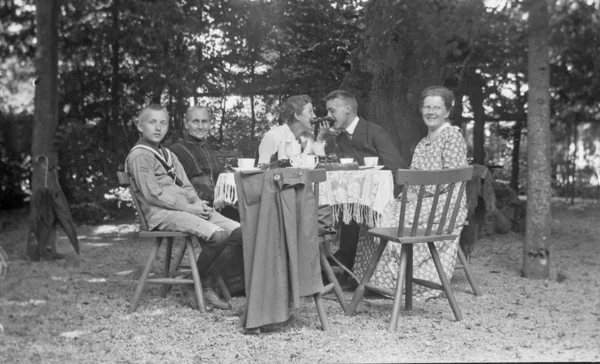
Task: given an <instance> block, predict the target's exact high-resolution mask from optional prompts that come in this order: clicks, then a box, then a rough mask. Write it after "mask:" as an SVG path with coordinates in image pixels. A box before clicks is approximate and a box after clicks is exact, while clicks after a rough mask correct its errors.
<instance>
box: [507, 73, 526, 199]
mask: <svg viewBox="0 0 600 364" xmlns="http://www.w3.org/2000/svg"><path fill="white" fill-rule="evenodd" d="M516 90H517V103H518V105H517V108H518V115H519V116H518V117H517V120H515V125H514V126H513V130H512V131H513V135H512V137H513V150H512V160H511V173H510V188H512V189H513V190H515V192H516V193H517V194H519V168H520V166H519V160H520V159H521V135H522V134H523V124H524V123H525V120H524V119H525V99H524V97H523V95H522V94H521V81H520V80H519V78H517V87H516Z"/></svg>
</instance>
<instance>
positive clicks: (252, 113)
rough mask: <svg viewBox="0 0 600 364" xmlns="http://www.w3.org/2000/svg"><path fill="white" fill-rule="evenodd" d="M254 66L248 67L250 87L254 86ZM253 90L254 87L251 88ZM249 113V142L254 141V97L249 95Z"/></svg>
mask: <svg viewBox="0 0 600 364" xmlns="http://www.w3.org/2000/svg"><path fill="white" fill-rule="evenodd" d="M254 76H255V74H254V64H253V65H252V66H251V67H250V77H251V78H250V79H251V80H252V85H253V86H254ZM252 89H254V87H252ZM250 112H251V115H252V119H251V122H250V140H254V130H255V129H256V111H255V110H254V95H250Z"/></svg>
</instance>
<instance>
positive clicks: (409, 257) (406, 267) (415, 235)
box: [349, 166, 473, 331]
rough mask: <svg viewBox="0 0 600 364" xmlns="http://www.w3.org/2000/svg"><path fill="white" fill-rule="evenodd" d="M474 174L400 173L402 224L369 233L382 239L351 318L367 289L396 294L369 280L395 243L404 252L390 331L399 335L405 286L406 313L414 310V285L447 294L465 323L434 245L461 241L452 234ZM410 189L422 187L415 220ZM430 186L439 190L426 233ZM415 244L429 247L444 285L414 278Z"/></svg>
mask: <svg viewBox="0 0 600 364" xmlns="http://www.w3.org/2000/svg"><path fill="white" fill-rule="evenodd" d="M472 173H473V167H471V166H469V167H465V168H458V169H446V170H436V171H414V170H398V171H396V184H399V185H402V186H404V188H403V189H402V198H401V205H400V218H399V223H398V226H397V227H383V228H375V229H370V230H369V231H368V234H369V235H370V236H373V237H377V238H379V239H380V243H379V246H378V247H377V250H376V252H375V254H374V255H373V257H372V259H371V261H370V262H369V266H368V267H367V270H366V272H365V275H364V276H363V278H362V279H361V281H360V283H359V285H358V287H357V289H356V291H355V292H354V296H353V297H352V302H351V303H350V307H349V313H350V315H352V314H354V312H355V310H356V307H357V306H358V304H359V303H360V301H361V300H362V298H363V296H364V292H365V288H367V289H370V290H372V291H375V292H379V293H385V294H388V295H392V292H390V291H387V290H385V289H382V288H379V287H376V286H374V285H371V284H369V280H370V279H371V276H372V275H373V272H374V271H375V268H376V267H377V263H378V262H379V259H380V258H381V255H382V254H383V251H384V250H385V247H386V245H387V244H388V241H391V242H394V243H399V244H402V248H401V253H400V264H399V268H398V279H397V282H396V290H395V292H394V293H393V297H394V305H393V308H392V318H391V321H390V324H389V328H388V331H396V327H397V325H398V317H399V314H400V300H401V298H402V285H403V283H404V285H405V289H404V291H405V309H406V310H411V309H412V284H413V283H416V284H419V285H422V286H425V287H428V288H433V289H439V290H443V291H444V292H445V293H446V297H447V298H448V302H449V303H450V307H451V308H452V312H453V313H454V316H455V318H456V320H457V321H460V320H462V314H461V313H460V310H459V308H458V304H457V303H456V299H455V298H454V293H453V291H452V287H451V286H450V283H449V281H448V279H447V277H446V274H445V273H444V271H443V268H442V263H441V261H440V258H439V255H438V251H437V249H436V247H435V244H434V242H436V241H444V240H454V239H456V238H457V237H458V235H456V234H452V231H453V230H454V226H455V223H456V217H457V215H458V212H459V209H460V206H461V200H462V199H463V196H464V192H465V185H466V181H468V180H469V179H470V178H471V175H472ZM457 184H458V185H459V188H458V195H457V197H456V199H455V203H454V204H453V203H452V196H453V195H454V192H455V190H456V188H455V187H456V185H457ZM445 185H448V186H447V189H446V188H444V186H445ZM409 186H419V189H418V190H419V192H418V197H417V202H416V208H415V213H414V216H411V217H407V216H406V206H407V202H408V198H407V197H408V194H407V191H408V190H409V188H408V187H409ZM426 186H435V194H434V196H433V197H432V201H433V202H432V207H431V211H430V213H429V216H428V220H427V225H426V228H425V229H422V228H419V216H420V213H421V206H422V202H423V198H424V196H425V191H426V189H425V188H426ZM442 193H445V194H446V203H445V204H444V206H442V208H443V210H442V214H441V217H440V221H439V222H438V221H436V222H435V223H436V224H437V229H436V231H433V228H434V219H435V215H436V212H437V209H438V201H439V197H440V195H441V194H442ZM428 198H430V197H428ZM451 205H453V206H451ZM448 214H450V219H449V222H448V224H446V222H447V218H448ZM413 244H427V246H428V248H429V252H430V253H431V257H432V258H433V262H434V265H435V268H436V270H437V273H438V276H439V278H440V281H441V282H442V284H441V285H440V284H437V283H434V282H430V281H425V280H421V279H416V278H413V275H412V273H413ZM460 257H461V254H460V253H459V258H460ZM463 258H464V255H462V258H460V259H461V262H462V263H463V265H464V264H465V263H466V259H465V260H463Z"/></svg>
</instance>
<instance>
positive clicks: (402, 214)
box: [398, 187, 408, 236]
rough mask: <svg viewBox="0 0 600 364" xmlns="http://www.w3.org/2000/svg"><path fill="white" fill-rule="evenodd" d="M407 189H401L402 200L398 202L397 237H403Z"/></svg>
mask: <svg viewBox="0 0 600 364" xmlns="http://www.w3.org/2000/svg"><path fill="white" fill-rule="evenodd" d="M407 190H408V188H407V187H405V188H403V189H402V200H401V202H400V223H399V224H398V236H402V235H404V218H405V217H406V203H407V201H408V191H407Z"/></svg>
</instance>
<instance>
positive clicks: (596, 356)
mask: <svg viewBox="0 0 600 364" xmlns="http://www.w3.org/2000/svg"><path fill="white" fill-rule="evenodd" d="M553 217H554V219H553V220H554V223H553V226H552V230H553V234H552V240H553V252H552V256H553V258H554V267H553V269H552V276H553V278H554V279H552V280H545V281H544V280H528V279H524V278H521V277H520V275H519V269H520V266H521V259H522V240H523V236H522V235H518V234H515V233H510V234H507V235H497V236H491V237H487V238H483V239H480V240H479V242H478V243H477V246H476V247H475V251H474V253H473V256H472V261H471V265H472V268H473V270H474V272H475V274H476V277H477V279H478V281H479V284H480V285H481V288H482V289H483V291H484V295H483V296H480V297H475V296H474V295H473V294H472V293H471V289H470V287H469V284H468V282H467V280H466V277H465V276H464V273H463V272H462V271H457V272H456V274H455V276H454V278H453V280H452V284H453V285H454V287H455V292H456V298H457V301H458V303H459V305H460V308H461V310H462V313H463V316H464V320H463V321H461V322H455V321H454V316H453V314H452V311H451V310H450V307H449V305H448V303H447V301H446V300H445V299H444V298H437V299H430V300H428V301H425V302H415V303H414V304H413V306H414V308H413V310H412V311H410V312H402V315H401V317H400V323H399V330H398V332H396V333H388V332H387V331H386V328H387V324H388V321H389V317H390V311H391V307H392V301H391V300H386V299H369V300H367V301H365V302H364V303H362V304H361V305H360V306H359V309H358V312H357V315H356V316H354V317H347V316H345V315H343V313H342V311H341V309H340V307H339V304H338V303H337V301H335V298H334V296H333V295H330V296H327V299H326V300H325V303H326V307H327V311H328V314H329V319H330V321H331V323H332V326H333V331H332V332H330V333H324V332H322V331H321V330H320V325H319V320H318V317H317V314H316V310H315V307H314V303H313V302H312V300H310V299H305V300H304V302H303V303H304V304H303V305H302V308H301V309H299V310H296V311H295V312H294V313H293V317H292V319H291V320H290V321H288V322H286V323H284V324H280V325H273V326H271V327H269V329H268V330H265V332H263V334H261V335H256V336H255V335H244V334H242V333H241V331H240V330H239V329H237V326H236V325H237V322H238V315H239V314H240V313H241V310H242V306H243V304H244V298H243V297H235V298H234V299H233V301H232V304H233V307H234V308H233V310H232V311H218V310H217V311H215V312H214V313H209V314H206V315H200V314H199V313H198V312H197V311H194V310H192V309H190V308H189V307H188V305H187V303H186V302H187V300H186V298H185V297H184V296H182V294H181V292H180V290H179V289H178V288H174V289H173V290H172V292H171V293H172V294H171V295H169V296H168V297H167V298H166V299H161V298H160V297H159V295H158V288H157V287H151V288H149V289H146V291H145V293H144V295H143V296H142V300H141V302H140V307H139V308H138V310H137V311H136V312H135V313H133V314H127V312H126V309H127V306H128V300H129V298H130V297H131V295H132V293H133V290H134V285H135V280H136V279H137V278H138V277H139V275H140V272H141V269H142V266H143V264H144V262H145V259H146V256H147V253H148V251H149V249H150V245H151V244H150V242H149V241H140V240H137V238H135V230H136V225H135V224H132V223H126V224H112V225H101V226H80V227H79V228H78V233H79V235H80V238H81V243H80V244H81V251H82V253H81V256H80V257H77V256H75V255H74V253H71V252H72V248H71V247H70V245H69V243H68V241H67V239H66V237H64V236H63V235H61V237H60V240H59V243H58V249H59V251H60V252H63V253H68V254H67V257H66V259H63V260H58V261H49V262H41V263H30V262H28V261H26V260H24V259H23V250H24V247H25V241H26V216H24V215H22V214H21V215H19V214H16V215H15V214H11V215H6V214H4V215H0V220H2V219H4V220H5V221H8V220H10V221H11V222H10V223H9V224H4V226H5V231H3V232H2V233H1V235H0V246H2V248H3V249H4V250H5V251H6V252H7V253H8V254H9V256H10V258H11V261H10V265H9V272H8V275H7V277H6V278H5V280H4V281H3V282H2V287H1V289H2V291H1V292H2V293H1V296H0V325H1V326H0V362H3V363H255V362H260V363H263V362H264V363H275V362H277V363H281V362H285V363H287V362H300V363H309V362H310V363H312V362H480V361H494V362H506V361H600V332H599V328H600V275H599V274H598V273H599V266H600V224H599V222H600V204H597V203H596V204H585V203H578V204H576V205H568V204H564V203H561V202H557V203H555V204H554V210H553ZM347 298H348V299H350V294H349V293H347Z"/></svg>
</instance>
